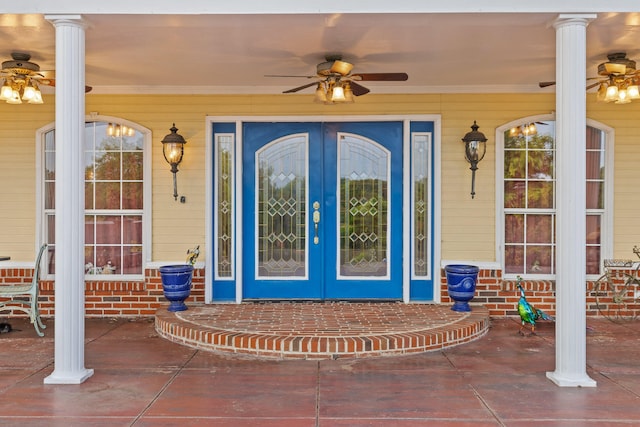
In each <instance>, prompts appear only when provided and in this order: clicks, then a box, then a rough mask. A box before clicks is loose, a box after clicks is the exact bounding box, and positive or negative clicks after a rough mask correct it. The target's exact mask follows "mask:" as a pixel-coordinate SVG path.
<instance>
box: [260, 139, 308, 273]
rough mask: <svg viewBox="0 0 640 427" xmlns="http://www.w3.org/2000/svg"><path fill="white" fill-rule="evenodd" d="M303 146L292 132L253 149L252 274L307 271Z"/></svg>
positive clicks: (305, 155)
mask: <svg viewBox="0 0 640 427" xmlns="http://www.w3.org/2000/svg"><path fill="white" fill-rule="evenodd" d="M307 146H308V139H307V137H306V135H295V136H290V137H286V138H283V139H280V140H277V141H274V142H272V143H270V144H268V145H266V146H265V148H263V149H262V150H260V151H258V152H256V170H257V171H258V173H257V176H256V179H257V183H256V191H257V197H256V203H257V206H256V212H257V215H256V221H257V224H256V230H257V233H258V236H257V241H258V244H257V245H256V250H257V252H258V253H257V257H256V259H257V269H256V277H262V278H267V277H268V278H277V277H287V278H288V279H291V278H295V277H298V278H304V277H306V275H307V267H306V260H307V256H306V249H307V247H306V245H307V238H306V237H307V236H306V228H307V210H306V206H307V182H308V170H307V163H308V161H307V153H308V149H307Z"/></svg>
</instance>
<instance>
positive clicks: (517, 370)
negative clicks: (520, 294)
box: [0, 318, 640, 427]
mask: <svg viewBox="0 0 640 427" xmlns="http://www.w3.org/2000/svg"><path fill="white" fill-rule="evenodd" d="M6 320H7V319H6V318H0V321H1V322H4V321H6ZM9 321H10V323H11V324H12V326H13V327H14V328H15V329H19V330H17V331H13V332H11V333H8V334H0V359H1V363H0V425H6V426H222V427H226V426H234V427H236V426H261V427H271V426H274V427H275V426H278V427H287V426H296V427H298V426H301V427H307V426H309V427H311V426H321V427H326V426H350V427H351V426H385V427H389V426H403V427H404V426H406V427H408V426H412V427H414V426H465V425H468V426H475V427H477V426H501V425H503V426H531V425H536V426H582V425H586V426H618V425H620V426H621V425H625V426H629V425H640V321H636V322H634V323H630V324H624V325H617V324H613V323H611V322H609V321H607V320H602V319H588V322H587V323H588V326H589V330H588V332H587V363H588V373H589V375H590V376H591V377H592V378H593V379H595V380H596V381H597V383H598V386H597V387H596V388H559V387H557V386H556V385H554V384H553V383H551V382H550V381H549V380H547V379H546V377H545V372H546V371H552V370H554V369H555V362H554V359H555V357H554V325H553V324H550V323H544V324H541V325H540V326H539V328H538V330H537V332H538V334H537V335H536V336H530V337H522V336H520V335H518V333H517V331H518V328H519V323H518V322H517V321H516V319H492V321H491V329H490V331H489V332H488V334H487V335H485V336H484V337H482V338H480V339H478V340H476V341H473V342H470V343H467V344H463V345H460V346H457V347H452V348H447V349H444V350H438V351H433V352H428V353H421V354H415V355H407V356H391V357H379V358H366V359H338V360H259V359H255V358H252V357H241V356H229V355H222V354H215V353H211V352H207V351H202V350H196V349H193V348H189V347H185V346H182V345H178V344H175V343H172V342H170V341H168V340H165V339H162V338H160V337H159V336H158V335H157V333H156V332H155V330H154V324H153V319H152V318H145V319H135V320H127V319H117V320H116V319H87V320H86V352H85V366H86V367H87V368H92V369H94V370H95V374H94V376H93V377H91V378H89V380H87V381H86V382H85V383H83V384H80V385H45V384H43V378H44V377H46V376H47V375H49V374H50V373H51V371H52V370H53V352H54V350H53V335H54V333H53V332H54V331H53V328H54V325H53V319H46V320H45V323H46V324H47V329H46V331H45V333H46V336H45V337H44V338H38V337H37V336H36V334H35V332H34V330H33V328H32V327H31V325H29V324H28V323H27V322H26V321H25V320H23V319H9Z"/></svg>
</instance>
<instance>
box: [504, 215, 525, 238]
mask: <svg viewBox="0 0 640 427" xmlns="http://www.w3.org/2000/svg"><path fill="white" fill-rule="evenodd" d="M504 239H505V243H524V215H506V216H505V236H504Z"/></svg>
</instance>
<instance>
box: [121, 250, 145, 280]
mask: <svg viewBox="0 0 640 427" xmlns="http://www.w3.org/2000/svg"><path fill="white" fill-rule="evenodd" d="M122 249H123V254H122V255H123V256H122V267H121V268H122V274H139V273H140V271H142V246H124V247H123V248H122Z"/></svg>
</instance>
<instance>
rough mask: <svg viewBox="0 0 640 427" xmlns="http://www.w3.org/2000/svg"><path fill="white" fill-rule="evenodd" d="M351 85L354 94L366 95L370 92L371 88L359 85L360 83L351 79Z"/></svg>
mask: <svg viewBox="0 0 640 427" xmlns="http://www.w3.org/2000/svg"><path fill="white" fill-rule="evenodd" d="M349 86H351V92H353V95H354V96H360V95H366V94H367V93H369V92H370V91H369V89H367V88H366V87H364V86H362V85H359V84H358V83H356V82H354V81H351V82H350V83H349Z"/></svg>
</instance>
